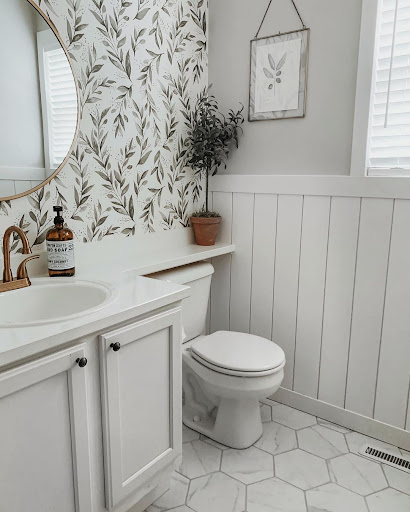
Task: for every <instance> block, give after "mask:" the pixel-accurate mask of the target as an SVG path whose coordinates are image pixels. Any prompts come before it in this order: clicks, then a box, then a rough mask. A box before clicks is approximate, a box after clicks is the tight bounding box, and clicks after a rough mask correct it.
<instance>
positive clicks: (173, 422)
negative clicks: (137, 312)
mask: <svg viewBox="0 0 410 512" xmlns="http://www.w3.org/2000/svg"><path fill="white" fill-rule="evenodd" d="M100 357H101V380H102V403H103V430H104V459H105V460H104V471H105V480H106V482H105V483H106V506H107V508H108V509H111V508H113V507H115V506H116V505H117V504H118V503H119V502H120V501H121V500H122V499H124V498H125V497H126V496H128V495H129V494H130V493H132V492H135V491H137V490H138V489H140V488H142V487H143V486H144V485H146V484H147V482H148V481H149V479H150V478H152V476H154V475H155V474H156V473H157V472H158V471H159V470H161V469H162V468H164V467H165V466H167V465H169V464H170V463H172V462H173V460H174V459H175V458H176V457H178V456H179V455H180V454H181V429H182V420H181V393H182V391H181V386H182V385H181V323H180V310H179V309H175V310H171V311H168V312H165V313H162V314H160V315H156V316H154V317H150V318H149V319H147V320H144V321H141V322H137V323H135V324H132V325H129V326H126V327H124V328H121V329H118V330H116V331H113V332H110V333H107V334H104V335H103V336H101V346H100Z"/></svg>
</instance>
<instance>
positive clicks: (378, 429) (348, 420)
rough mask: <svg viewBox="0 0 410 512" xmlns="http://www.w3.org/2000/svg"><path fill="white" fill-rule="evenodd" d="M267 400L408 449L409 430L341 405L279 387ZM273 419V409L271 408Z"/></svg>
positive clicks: (409, 446)
mask: <svg viewBox="0 0 410 512" xmlns="http://www.w3.org/2000/svg"><path fill="white" fill-rule="evenodd" d="M269 400H274V401H275V402H279V403H281V404H284V405H288V406H289V407H293V408H294V409H298V410H300V411H303V412H307V413H309V414H312V415H313V416H317V417H319V418H323V419H324V420H327V421H330V422H332V423H336V424H337V425H341V426H343V427H346V428H349V429H351V430H354V431H356V432H360V433H361V434H365V435H367V436H369V437H374V438H375V439H379V440H380V441H384V442H385V443H389V444H392V445H394V446H398V447H399V448H403V449H404V450H407V451H410V432H409V431H408V430H403V429H401V428H397V427H394V426H392V425H388V424H387V423H382V422H381V421H377V420H374V419H373V418H368V417H366V416H362V415H361V414H357V413H356V412H352V411H347V410H346V409H342V408H341V407H336V406H335V405H331V404H328V403H326V402H322V401H321V400H317V399H315V398H310V397H308V396H304V395H301V394H299V393H296V392H295V391H291V390H289V389H285V388H280V389H279V390H278V391H277V392H276V393H275V394H274V395H273V396H271V397H269V398H268V399H266V400H263V402H264V403H266V404H268V403H269ZM273 420H275V418H274V409H273Z"/></svg>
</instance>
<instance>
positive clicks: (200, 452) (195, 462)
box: [179, 440, 221, 478]
mask: <svg viewBox="0 0 410 512" xmlns="http://www.w3.org/2000/svg"><path fill="white" fill-rule="evenodd" d="M220 462H221V450H219V449H218V448H215V447H214V446H211V445H210V444H207V443H204V442H203V441H200V440H199V441H192V443H185V444H183V445H182V464H181V467H180V469H179V472H180V473H182V474H183V475H184V476H186V477H187V478H197V477H199V476H204V475H207V474H209V473H213V472H215V471H218V470H219V466H220Z"/></svg>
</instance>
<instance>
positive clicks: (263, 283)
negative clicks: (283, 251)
mask: <svg viewBox="0 0 410 512" xmlns="http://www.w3.org/2000/svg"><path fill="white" fill-rule="evenodd" d="M277 203H278V196H277V195H273V194H257V195H256V196H255V219H254V233H253V264H252V297H251V333H252V334H256V335H258V336H263V337H265V338H268V339H269V338H270V337H271V334H272V308H273V282H274V273H275V247H276V218H277V215H276V214H277Z"/></svg>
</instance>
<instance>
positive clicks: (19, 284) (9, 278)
mask: <svg viewBox="0 0 410 512" xmlns="http://www.w3.org/2000/svg"><path fill="white" fill-rule="evenodd" d="M12 233H17V234H18V235H19V237H20V238H21V241H22V243H23V254H31V248H30V244H29V241H28V240H27V236H26V234H25V233H24V231H23V230H22V229H20V228H19V227H17V226H11V227H9V228H7V229H6V232H5V233H4V238H3V259H4V270H3V281H0V293H1V292H8V291H11V290H18V289H19V288H26V286H30V285H31V282H30V279H29V277H28V274H27V268H26V263H27V262H28V261H30V260H34V259H36V258H39V257H40V256H39V255H38V254H33V255H31V256H29V257H28V258H26V259H25V260H24V261H22V262H21V263H20V265H19V267H18V269H17V277H16V278H14V279H13V274H12V273H11V268H10V238H11V235H12Z"/></svg>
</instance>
